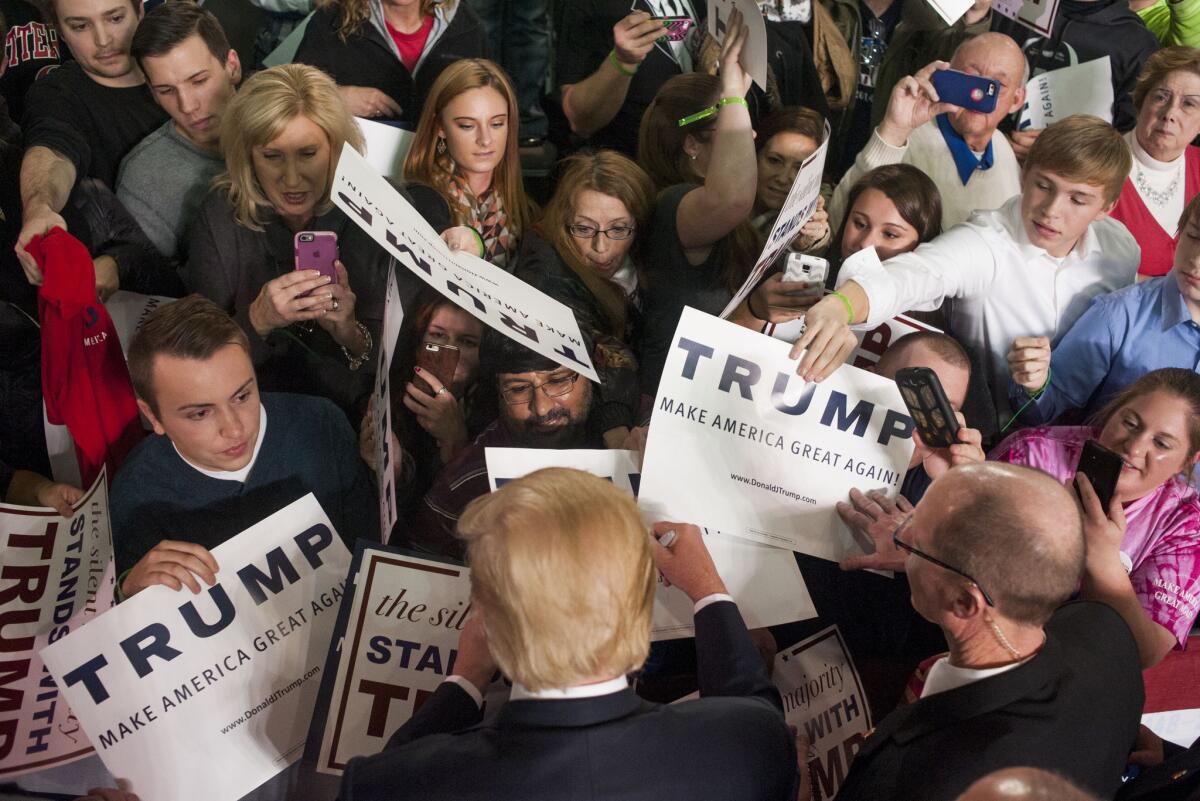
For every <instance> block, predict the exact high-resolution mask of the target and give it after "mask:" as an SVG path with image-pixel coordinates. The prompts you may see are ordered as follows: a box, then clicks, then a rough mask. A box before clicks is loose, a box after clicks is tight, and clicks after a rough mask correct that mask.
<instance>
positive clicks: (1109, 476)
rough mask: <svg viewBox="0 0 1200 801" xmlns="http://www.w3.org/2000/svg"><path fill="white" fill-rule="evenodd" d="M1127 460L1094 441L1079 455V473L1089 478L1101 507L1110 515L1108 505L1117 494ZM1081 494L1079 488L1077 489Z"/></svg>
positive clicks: (1085, 444)
mask: <svg viewBox="0 0 1200 801" xmlns="http://www.w3.org/2000/svg"><path fill="white" fill-rule="evenodd" d="M1124 466H1125V460H1124V459H1122V458H1121V457H1120V455H1119V454H1116V453H1113V452H1112V451H1110V450H1109V449H1108V448H1106V447H1104V446H1103V445H1101V444H1100V443H1099V442H1097V441H1096V440H1094V439H1089V440H1088V441H1087V442H1085V443H1083V453H1081V454H1079V466H1078V467H1077V468H1075V469H1076V470H1077V471H1078V472H1080V473H1083V474H1084V475H1085V476H1087V477H1088V481H1090V482H1092V489H1094V490H1095V491H1096V495H1097V496H1098V497H1099V498H1100V506H1101V507H1102V508H1103V509H1104V514H1105V515H1106V516H1107V515H1108V505H1109V504H1110V503H1112V499H1113V495H1114V494H1116V492H1117V481H1118V480H1120V478H1121V468H1122V467H1124ZM1075 493H1076V494H1079V488H1078V487H1076V488H1075Z"/></svg>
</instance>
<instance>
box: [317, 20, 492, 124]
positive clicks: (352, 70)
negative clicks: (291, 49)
mask: <svg viewBox="0 0 1200 801" xmlns="http://www.w3.org/2000/svg"><path fill="white" fill-rule="evenodd" d="M341 23H342V20H341V13H340V12H339V10H338V6H337V4H331V5H328V6H322V7H319V8H318V9H317V10H316V12H315V13H314V14H313V16H312V19H310V20H309V22H308V29H307V30H305V32H304V38H303V39H302V40H301V41H300V47H299V49H297V50H296V57H295V61H297V62H299V63H301V64H311V65H312V66H314V67H319V68H321V69H322V70H324V71H325V72H327V73H329V75H330V77H332V78H333V79H334V80H335V81H337V82H338V84H340V85H342V86H369V87H372V88H375V89H378V90H379V91H381V92H383V93H385V94H387V95H388V96H390V97H391V98H392V99H393V100H395V101H396V102H397V103H399V104H400V108H401V109H402V110H403V113H402V114H401V115H400V117H399V120H400V121H401V122H403V123H405V124H407V125H408V126H409V127H412V128H415V127H416V125H417V121H418V120H419V119H420V117H421V108H422V107H423V106H424V105H425V98H426V97H427V96H428V95H429V89H430V87H432V86H433V82H434V81H435V80H436V79H437V77H438V75H440V74H441V73H442V70H444V69H445V68H446V67H448V66H450V65H451V64H453V63H454V62H455V61H458V60H459V59H463V58H485V57H486V56H487V32H486V31H485V30H484V28H483V24H482V23H481V22H480V21H479V17H478V16H476V14H475V12H474V11H472V10H471V7H470V6H469V5H468V4H467V3H466V1H465V0H459V2H458V3H456V4H455V7H454V16H453V17H452V18H451V20H450V24H449V25H448V26H447V28H446V30H445V31H444V32H443V33H442V35H441V36H440V37H438V39H437V41H436V42H434V43H433V47H432V48H429V47H428V45H427V46H426V47H427V52H426V53H425V54H424V58H423V59H422V60H421V61H420V62H419V63H418V65H417V70H416V74H415V75H413V74H410V73H409V71H408V70H407V69H405V67H404V65H403V64H402V63H401V62H400V59H399V58H397V57H396V56H395V54H394V53H393V52H392V46H391V43H390V42H387V41H384V38H383V34H381V33H380V32H379V30H378V29H377V28H376V27H375V26H374V25H373V24H372V23H371V21H370V20H369V19H368V20H367V21H366V22H364V23H363V24H362V25H361V26H359V28H358V30H357V31H355V32H354V33H353V34H351V35H350V36H348V37H346V40H345V41H342V37H341V36H340V35H339V34H338V28H339V27H340V26H341Z"/></svg>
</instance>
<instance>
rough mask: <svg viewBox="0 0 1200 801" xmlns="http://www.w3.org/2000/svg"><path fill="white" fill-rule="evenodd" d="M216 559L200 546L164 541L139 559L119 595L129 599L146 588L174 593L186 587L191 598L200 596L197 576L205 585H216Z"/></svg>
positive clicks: (190, 543) (126, 578)
mask: <svg viewBox="0 0 1200 801" xmlns="http://www.w3.org/2000/svg"><path fill="white" fill-rule="evenodd" d="M217 569H218V568H217V560H216V559H214V558H213V555H212V553H210V552H209V550H208V549H207V548H205V547H204V546H202V545H196V544H195V543H192V542H180V541H177V540H163V541H162V542H160V543H159V544H158V545H155V546H154V547H153V548H152V549H151V550H150V552H149V553H147V554H146V555H145V556H143V557H142V558H141V559H139V560H138V563H137V564H136V565H134V566H133V569H132V570H130V571H129V573H128V574H127V575H126V576H125V582H124V583H123V584H122V585H121V592H122V593H124V595H125V597H126V598H128V597H130V596H132V595H136V594H137V593H139V592H141V591H142V590H144V589H146V588H147V587H153V586H154V585H155V584H165V585H166V586H168V587H170V588H171V589H173V590H182V589H183V588H184V587H185V586H186V587H187V588H188V589H189V590H191V591H192V593H193V594H194V595H199V594H200V584H199V583H198V582H197V581H196V578H197V577H199V578H200V579H202V580H203V581H204V583H205V584H207V585H208V586H210V587H211V586H212V585H214V584H216V583H217Z"/></svg>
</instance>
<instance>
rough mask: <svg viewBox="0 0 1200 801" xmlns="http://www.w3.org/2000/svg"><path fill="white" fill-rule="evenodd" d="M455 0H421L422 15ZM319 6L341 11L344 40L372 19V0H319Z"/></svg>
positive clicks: (340, 34) (448, 4) (341, 27)
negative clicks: (331, 7)
mask: <svg viewBox="0 0 1200 801" xmlns="http://www.w3.org/2000/svg"><path fill="white" fill-rule="evenodd" d="M453 4H454V0H421V16H422V17H428V16H429V15H430V14H432V13H433V7H434V6H436V5H445V6H451V5H453ZM317 6H318V7H319V8H328V7H330V6H336V7H337V8H338V9H339V10H340V11H341V12H342V13H341V23H340V24H339V25H338V36H339V37H340V38H341V40H342V41H343V42H344V41H346V39H348V38H349V37H350V36H351V35H352V34H354V33H355V32H356V31H358V29H359V28H361V27H362V26H363V24H364V23H367V22H368V21H369V20H370V19H371V0H317Z"/></svg>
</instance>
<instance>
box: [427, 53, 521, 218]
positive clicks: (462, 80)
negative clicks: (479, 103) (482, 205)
mask: <svg viewBox="0 0 1200 801" xmlns="http://www.w3.org/2000/svg"><path fill="white" fill-rule="evenodd" d="M483 87H490V88H492V89H495V90H496V91H497V92H499V93H500V96H501V97H503V98H504V104H505V106H506V107H507V113H508V135H507V136H506V137H505V141H504V156H503V157H502V158H501V159H500V163H499V164H498V165H497V166H496V170H495V172H494V173H493V174H492V188H493V189H494V190H495V191H496V192H498V193H499V195H500V200H501V202H502V203H503V204H504V211H505V213H506V214H507V215H508V227H509V228H510V229H511V230H512V232H513V234H514V235H515V236H518V237H519V236H520V235H521V232H522V231H524V230H525V226H527V225H529V224H530V223H532V222H533V217H534V213H535V210H534V206H533V203H532V201H530V200H529V198H528V197H527V196H526V195H525V185H524V184H523V183H522V182H521V155H520V152H519V150H518V146H517V124H518V123H519V122H520V119H521V115H520V112H519V111H518V110H517V93H516V92H515V91H514V90H513V87H512V84H511V83H510V82H509V80H508V76H506V75H505V74H504V70H502V69H500V67H499V66H498V65H497V64H495V63H494V62H492V61H488V60H487V59H485V58H464V59H460V60H459V61H456V62H454V63H453V64H451V65H450V66H449V67H447V68H446V69H444V70H442V74H441V75H439V76H438V77H437V80H435V81H434V82H433V86H431V87H430V89H429V96H428V97H427V98H426V99H425V106H424V108H422V109H421V119H420V121H419V122H418V123H417V130H416V133H415V135H414V136H413V142H412V146H411V147H410V148H409V150H408V155H407V156H405V158H404V180H405V181H407V182H409V183H420V184H425V185H427V186H430V187H432V188H433V189H435V190H437V192H438V194H440V195H441V196H442V197H443V198H446V202H447V203H448V204H449V205H450V211H451V213H452V214H453V215H454V222H455V224H456V225H464V224H466V222H467V220H468V218H469V216H470V209H468V208H466V207H465V206H464V205H463V204H462V203H461V202H459V201H456V200H455V199H454V197H453V196H452V195H451V193H450V182H451V181H452V180H453V178H454V170H455V169H456V168H455V165H454V161H453V160H452V159H451V158H450V151H449V149H447V150H446V152H444V153H438V152H437V145H438V138H439V137H438V135H437V128H438V125H439V124H440V122H441V116H442V112H443V111H444V110H445V109H446V106H447V105H449V104H450V101H452V100H453V99H454V98H456V97H458V96H459V95H461V94H462V93H463V92H469V91H470V90H472V89H481V88H483Z"/></svg>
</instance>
